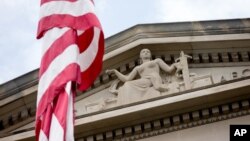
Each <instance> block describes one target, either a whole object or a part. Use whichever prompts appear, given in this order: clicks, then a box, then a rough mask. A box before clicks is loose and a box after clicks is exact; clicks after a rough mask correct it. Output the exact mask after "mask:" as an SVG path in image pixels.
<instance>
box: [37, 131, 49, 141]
mask: <svg viewBox="0 0 250 141" xmlns="http://www.w3.org/2000/svg"><path fill="white" fill-rule="evenodd" d="M39 141H48V138H47V136H46V135H45V134H44V132H43V130H41V131H40V135H39Z"/></svg>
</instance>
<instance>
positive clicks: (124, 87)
mask: <svg viewBox="0 0 250 141" xmlns="http://www.w3.org/2000/svg"><path fill="white" fill-rule="evenodd" d="M151 56H152V55H151V52H150V50H149V49H142V50H141V52H140V62H141V64H140V65H138V66H136V67H135V68H134V69H133V70H132V71H131V72H130V73H129V74H128V75H124V74H122V73H120V72H119V71H117V70H115V69H111V70H107V71H106V73H108V74H115V75H116V76H117V80H115V81H114V82H113V84H111V87H110V92H111V93H113V94H115V95H117V102H118V104H119V105H122V104H128V103H133V102H136V101H140V100H145V99H149V98H153V97H158V96H161V95H167V94H171V93H175V92H179V91H183V90H188V89H191V88H193V86H192V83H193V82H194V81H195V80H198V79H203V78H204V79H206V78H207V77H208V78H209V79H210V82H209V83H213V80H212V77H210V75H207V76H203V77H197V75H196V74H190V73H189V69H188V63H187V59H188V58H191V56H188V55H185V54H184V52H181V53H180V57H179V58H178V59H176V60H175V63H173V64H171V65H168V64H166V63H165V62H164V61H163V60H162V59H160V58H157V59H154V60H152V59H151V58H152V57H151ZM190 75H191V77H190ZM121 83H123V84H121Z"/></svg>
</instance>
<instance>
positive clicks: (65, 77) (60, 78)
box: [37, 64, 81, 116]
mask: <svg viewBox="0 0 250 141" xmlns="http://www.w3.org/2000/svg"><path fill="white" fill-rule="evenodd" d="M75 70H78V72H75ZM77 74H80V67H79V65H78V64H70V65H68V66H67V67H66V68H65V69H64V70H63V71H62V72H61V73H59V74H58V75H57V76H56V78H55V79H54V80H53V82H51V84H50V85H51V86H50V87H49V88H48V89H47V90H46V91H45V92H44V93H43V95H42V97H40V99H39V101H40V102H39V101H38V100H37V103H38V106H37V115H38V116H39V115H41V114H42V113H44V112H45V110H46V108H47V105H48V103H50V102H51V101H53V99H54V97H56V96H57V95H58V93H51V92H60V91H61V90H60V89H58V87H59V86H60V87H62V86H63V85H66V83H65V82H68V81H70V80H75V81H76V82H77V83H80V82H81V80H80V78H78V75H77Z"/></svg>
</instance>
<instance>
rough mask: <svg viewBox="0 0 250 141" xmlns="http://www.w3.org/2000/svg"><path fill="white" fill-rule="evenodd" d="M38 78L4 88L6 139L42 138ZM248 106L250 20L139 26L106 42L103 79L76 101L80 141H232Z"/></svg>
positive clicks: (249, 119)
mask: <svg viewBox="0 0 250 141" xmlns="http://www.w3.org/2000/svg"><path fill="white" fill-rule="evenodd" d="M145 48H146V49H147V51H148V54H147V53H145V54H144V57H145V55H146V56H147V55H148V57H149V58H147V57H146V58H147V59H149V60H148V61H145V62H143V58H140V54H141V56H143V55H142V54H143V53H142V52H141V50H143V49H145ZM150 51H151V52H150ZM171 67H172V70H171ZM159 68H160V69H159ZM112 69H116V70H117V71H116V72H115V71H114V70H112ZM106 70H109V71H107V72H108V73H106V72H105V71H106ZM114 73H116V75H115V74H114ZM118 73H120V74H131V77H130V78H128V77H126V80H123V79H121V77H118V78H117V74H118ZM132 73H134V74H136V75H134V76H133V77H132ZM37 75H38V70H34V71H32V72H29V73H27V74H24V75H22V76H20V77H18V78H16V79H13V80H11V81H9V82H6V83H4V84H2V85H0V141H12V140H21V141H29V140H35V137H34V117H35V110H36V109H35V108H36V106H35V105H36V93H37V84H38V79H37ZM122 76H123V75H122ZM124 77H125V76H124ZM249 102H250V19H232V20H216V21H201V22H179V23H161V24H141V25H136V26H134V27H131V28H129V29H127V30H125V31H122V32H120V33H118V34H116V35H114V36H111V37H109V38H107V39H106V49H105V56H104V66H103V71H102V73H101V75H100V76H99V78H98V79H97V80H96V81H95V83H94V84H93V85H92V87H91V88H90V89H89V90H88V91H86V92H84V93H78V94H77V97H76V103H75V113H76V121H75V138H76V140H77V141H102V140H123V141H129V140H142V141H165V140H170V141H200V140H203V141H206V140H213V141H228V140H229V127H230V125H232V124H250V106H249V104H250V103H249Z"/></svg>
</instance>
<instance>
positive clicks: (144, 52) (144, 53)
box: [140, 48, 152, 60]
mask: <svg viewBox="0 0 250 141" xmlns="http://www.w3.org/2000/svg"><path fill="white" fill-rule="evenodd" d="M151 57H152V56H151V51H150V50H149V49H146V48H145V49H142V50H141V52H140V58H141V59H142V60H151Z"/></svg>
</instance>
